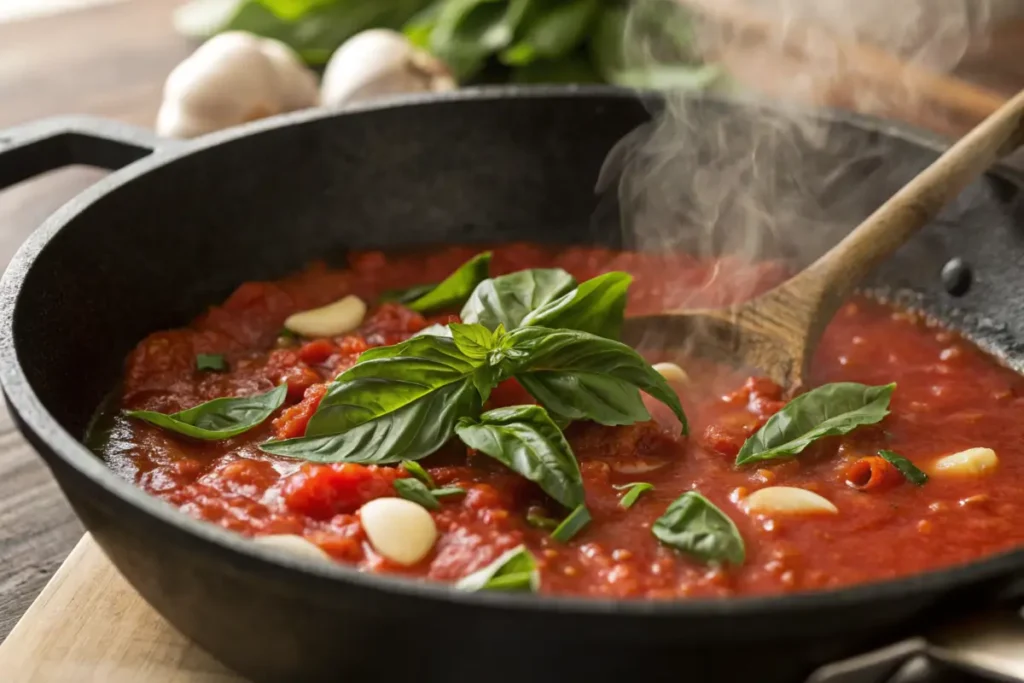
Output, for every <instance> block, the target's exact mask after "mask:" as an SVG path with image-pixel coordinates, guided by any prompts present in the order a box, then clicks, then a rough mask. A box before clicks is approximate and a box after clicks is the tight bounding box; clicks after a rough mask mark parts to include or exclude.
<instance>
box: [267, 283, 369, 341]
mask: <svg viewBox="0 0 1024 683" xmlns="http://www.w3.org/2000/svg"><path fill="white" fill-rule="evenodd" d="M365 316H366V304H365V303H364V302H363V300H362V299H360V298H359V297H357V296H354V295H351V294H350V295H349V296H346V297H345V298H344V299H339V300H338V301H335V302H334V303H333V304H327V305H326V306H321V307H320V308H314V309H312V310H309V311H302V312H301V313H295V314H294V315H290V316H288V319H287V320H285V321H284V326H285V327H287V328H288V329H289V330H291V331H292V332H294V333H295V334H299V335H302V336H303V337H310V338H313V339H318V338H323V337H336V336H338V335H339V334H345V333H347V332H351V331H352V330H355V329H356V328H358V327H359V326H360V325H362V324H363V318H364V317H365Z"/></svg>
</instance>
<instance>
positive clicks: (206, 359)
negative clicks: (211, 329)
mask: <svg viewBox="0 0 1024 683" xmlns="http://www.w3.org/2000/svg"><path fill="white" fill-rule="evenodd" d="M227 368H228V364H227V362H226V361H225V360H224V356H223V355H222V354H219V353H197V354H196V370H199V371H200V372H203V371H208V372H223V371H224V370H227Z"/></svg>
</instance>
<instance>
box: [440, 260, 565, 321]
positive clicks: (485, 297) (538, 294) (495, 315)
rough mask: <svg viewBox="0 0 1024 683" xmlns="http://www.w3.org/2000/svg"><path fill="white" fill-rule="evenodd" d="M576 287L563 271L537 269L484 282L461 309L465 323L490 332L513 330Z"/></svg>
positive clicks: (557, 269)
mask: <svg viewBox="0 0 1024 683" xmlns="http://www.w3.org/2000/svg"><path fill="white" fill-rule="evenodd" d="M574 287H576V280H574V279H573V277H572V275H569V273H567V272H565V271H564V270H562V269H561V268H534V269H531V270H520V271H518V272H515V273H510V274H509V275H502V276H500V277H496V278H492V279H490V280H484V281H483V282H481V283H480V284H479V285H478V286H477V288H476V289H475V290H474V291H473V294H472V295H471V296H470V297H469V300H468V301H467V302H466V305H465V306H463V307H462V314H461V316H460V317H461V318H462V322H464V323H479V324H481V325H483V326H484V327H486V328H487V329H489V330H494V329H496V328H497V327H498V325H504V326H505V329H506V330H512V329H515V328H517V327H519V325H520V324H521V323H522V322H523V318H525V317H526V316H527V315H528V314H529V313H530V312H531V311H534V310H536V309H538V308H540V307H541V306H544V305H546V304H549V303H551V302H552V301H554V300H556V299H558V298H559V297H561V296H563V295H565V294H567V293H569V292H570V291H571V290H572V289H573V288H574Z"/></svg>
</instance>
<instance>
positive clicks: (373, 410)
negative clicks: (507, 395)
mask: <svg viewBox="0 0 1024 683" xmlns="http://www.w3.org/2000/svg"><path fill="white" fill-rule="evenodd" d="M477 372H482V373H485V374H489V373H490V372H491V368H489V367H487V366H486V365H485V363H484V360H483V359H475V358H470V357H468V356H466V355H465V354H464V353H463V352H462V351H461V350H459V348H458V346H457V345H456V343H455V341H454V340H452V339H447V338H445V337H434V336H422V337H413V338H411V339H409V340H408V341H404V342H402V343H400V344H395V345H394V346H381V347H377V348H373V349H370V350H368V351H365V352H364V353H363V354H362V355H361V356H360V357H359V361H358V362H357V363H356V364H355V365H353V366H352V367H351V368H349V369H348V370H346V371H345V372H343V373H342V374H341V375H339V376H338V378H337V379H336V380H335V381H334V382H332V383H331V384H330V385H329V386H328V389H327V393H326V394H325V395H324V398H323V400H322V401H320V405H319V407H318V408H317V410H316V412H315V413H313V417H311V418H310V420H309V425H308V426H307V427H306V436H307V437H312V436H326V435H330V434H340V433H342V432H345V431H347V430H349V429H351V428H353V427H355V426H357V425H360V424H362V423H364V422H368V421H370V420H374V419H377V418H380V417H382V416H384V415H386V414H388V413H391V412H394V411H396V410H400V409H401V408H403V407H405V406H408V405H409V404H411V403H415V402H418V401H422V400H427V399H429V397H430V396H431V395H432V394H434V393H437V392H441V391H443V390H445V389H446V388H447V387H450V386H452V385H457V386H461V385H463V384H465V383H466V382H470V383H471V384H476V381H475V378H474V377H473V375H474V374H475V373H477ZM485 386H486V384H485ZM481 399H482V400H486V396H481Z"/></svg>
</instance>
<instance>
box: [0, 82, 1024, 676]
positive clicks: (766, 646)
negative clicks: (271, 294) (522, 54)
mask: <svg viewBox="0 0 1024 683" xmlns="http://www.w3.org/2000/svg"><path fill="white" fill-rule="evenodd" d="M744 106H748V105H738V104H730V103H728V102H721V101H712V100H708V101H705V102H702V103H700V105H699V111H700V112H701V113H700V115H701V116H706V117H709V119H708V120H713V119H715V118H716V117H721V116H723V115H725V114H728V113H730V112H735V111H736V107H744ZM647 119H648V111H647V108H645V106H644V105H643V103H641V102H640V101H639V100H638V99H637V98H636V96H635V95H633V94H630V93H628V92H624V91H618V90H612V89H604V88H581V89H557V90H556V89H532V90H521V89H516V90H502V89H498V90H486V91H464V92H460V93H458V94H455V95H450V96H442V97H438V96H430V97H425V98H416V99H408V100H403V101H398V102H390V103H384V104H380V105H376V106H372V107H369V108H365V109H360V110H357V111H351V112H349V113H344V114H330V113H321V112H312V113H303V114H299V115H297V116H292V117H288V118H284V119H279V120H275V121H271V122H263V123H259V124H256V125H252V126H248V127H246V128H244V129H242V130H239V131H233V132H227V133H225V134H220V135H214V136H211V137H209V138H207V139H204V140H202V141H198V142H194V143H189V144H179V143H173V144H172V143H169V142H166V141H162V140H157V139H154V138H152V137H151V136H150V135H149V134H147V133H144V132H142V131H137V130H129V129H127V128H125V127H122V126H118V125H114V124H110V123H106V122H98V121H89V120H81V119H69V120H55V121H44V122H40V123H38V124H31V125H28V126H26V127H24V128H20V129H16V130H14V131H13V132H9V133H7V134H6V135H4V134H0V187H4V186H7V185H10V184H13V183H15V182H17V181H19V180H21V179H24V178H27V177H29V176H33V175H36V174H38V173H41V172H44V171H46V170H49V169H53V168H57V167H60V166H64V165H68V164H72V163H86V164H92V165H97V166H102V167H106V168H110V169H117V168H121V167H125V168H124V170H121V171H119V172H117V173H114V174H113V175H111V176H110V177H109V178H107V179H105V180H104V181H103V182H101V183H98V184H97V185H96V186H94V187H92V188H90V189H89V190H87V191H86V192H85V193H83V194H82V195H81V196H79V197H78V198H76V199H74V200H73V201H72V202H70V203H69V204H68V205H66V206H65V207H63V208H62V209H61V210H60V211H59V212H58V213H57V214H56V215H54V216H53V217H52V218H51V219H49V220H48V221H47V222H46V223H45V225H44V226H43V227H41V228H40V229H39V230H37V231H36V232H35V234H33V235H32V236H31V237H30V238H29V239H28V240H27V242H26V243H25V245H24V246H23V247H22V248H21V250H20V251H19V252H18V254H17V256H15V258H14V260H13V261H12V263H11V265H10V266H9V267H8V269H7V272H6V274H5V275H4V277H3V280H2V283H0V297H2V318H0V357H2V370H0V372H2V375H0V379H2V385H3V390H4V393H5V395H6V397H7V400H8V402H9V404H10V406H11V408H12V411H13V413H14V415H15V417H16V419H17V421H18V424H19V428H20V429H21V430H22V432H23V433H24V434H25V436H26V437H27V438H28V439H29V440H30V441H31V442H32V444H33V445H34V446H35V448H36V449H37V450H38V451H39V452H40V454H41V455H42V456H43V458H44V459H45V460H46V462H47V464H48V465H49V467H50V468H51V470H52V471H53V473H54V476H55V477H56V478H57V480H58V482H59V483H60V486H61V488H62V489H63V491H64V493H65V494H66V496H67V497H68V499H69V500H70V502H71V504H72V505H73V507H74V508H75V511H76V512H77V513H78V515H79V516H80V517H81V519H82V521H83V522H84V523H85V525H86V527H87V528H88V529H89V530H90V531H91V532H92V533H93V535H94V536H95V538H96V540H97V541H98V542H99V543H100V545H101V546H102V547H103V549H104V550H105V551H106V553H107V554H108V555H109V556H110V558H111V559H112V560H113V562H114V563H115V564H116V566H117V567H118V569H119V570H120V571H121V572H122V573H123V574H124V576H125V577H126V578H127V579H128V580H129V581H130V582H131V584H132V585H133V586H134V587H135V588H136V589H138V591H139V592H140V593H141V594H142V595H143V597H144V598H145V599H146V600H147V601H149V602H150V603H151V604H152V605H154V606H155V607H156V608H157V609H158V610H159V611H160V613H161V614H163V615H164V616H165V617H166V618H167V619H168V620H169V621H170V622H171V623H172V624H174V625H175V626H176V627H177V628H178V629H180V630H181V631H182V632H184V633H185V634H187V635H188V636H190V637H191V638H193V639H195V640H196V641H197V642H198V643H199V644H200V645H202V646H203V647H204V648H206V649H207V650H209V651H210V652H211V653H213V654H214V655H216V656H217V657H218V658H220V659H221V660H223V661H224V662H225V663H227V664H228V665H230V666H232V667H234V668H236V669H237V670H239V671H241V672H243V673H245V674H247V675H249V676H251V677H253V678H255V679H257V680H266V681H299V680H303V681H305V680H309V681H321V680H323V681H328V680H354V681H364V680H375V679H378V678H381V677H383V678H384V680H420V681H439V680H446V681H469V680H481V681H516V682H517V683H518V682H521V681H523V680H544V681H549V680H550V681H568V680H571V681H623V680H637V681H643V680H666V679H668V678H669V677H671V679H672V680H679V679H681V678H685V679H686V680H691V681H702V682H704V681H709V682H710V681H744V682H745V683H751V682H757V683H774V682H776V681H778V682H780V683H781V682H791V681H795V680H801V679H802V678H803V677H805V676H806V675H807V674H808V673H810V672H811V671H812V670H813V669H815V667H817V666H818V665H820V664H822V663H825V662H828V661H832V660H835V659H838V658H842V657H845V656H847V655H850V654H853V653H857V652H861V651H864V650H866V649H869V648H872V647H875V646H877V645H880V644H884V643H889V642H893V641H896V640H898V639H901V638H903V637H906V636H908V635H910V634H913V633H915V632H917V631H918V630H919V629H920V628H922V627H923V626H925V625H929V624H932V623H934V622H935V621H936V620H938V619H947V618H950V617H951V616H953V615H956V614H958V613H959V612H961V611H964V610H972V609H976V608H977V607H978V606H979V605H981V604H988V603H990V602H992V601H995V600H1001V599H1006V597H1007V596H1009V595H1017V594H1019V593H1020V589H1021V588H1022V586H1024V581H1022V579H1024V551H1021V550H1019V551H1015V552H1012V553H1007V554H1003V555H1000V556H997V557H992V558H989V559H986V560H983V561H980V562H976V563H973V564H971V565H969V566H964V567H959V568H955V569H951V570H946V571H941V572H934V573H929V574H925V575H920V576H915V577H912V578H909V579H903V580H899V581H890V582H882V583H876V584H870V585H863V586H859V587H855V588H851V589H847V590H842V591H834V592H822V593H807V594H798V595H792V596H787V597H783V598H753V599H736V600H690V601H678V602H645V601H631V602H614V601H602V600H577V599H565V598H551V597H536V596H523V595H503V594H494V593H476V594H461V593H455V592H453V591H452V590H450V589H449V588H448V587H447V586H445V585H439V584H432V583H415V582H411V581H405V580H399V579H392V578H388V577H382V576H374V575H370V574H359V573H356V572H354V571H352V570H350V569H349V568H348V567H345V566H342V565H338V566H336V567H334V566H321V565H313V564H310V563H308V562H306V561H303V560H301V559H294V560H293V559H288V558H280V557H278V556H277V555H275V554H272V552H271V551H267V550H264V549H261V548H258V547H256V546H255V545H254V544H252V543H251V542H248V541H246V540H244V539H243V538H242V537H240V536H236V535H234V534H232V533H229V532H227V531H224V530H221V529H220V528H218V527H215V526H213V525H210V524H205V523H200V522H197V521H194V520H192V519H190V518H188V517H186V516H185V515H184V514H181V513H179V512H177V511H176V510H174V509H172V508H171V507H169V506H168V505H166V504H165V503H163V502H161V501H159V500H157V499H155V498H151V497H149V496H148V495H147V494H145V493H143V492H142V491H140V490H138V489H136V488H135V487H134V486H133V485H132V484H130V483H128V482H126V481H123V480H122V479H120V478H118V477H117V476H116V475H115V474H114V473H113V472H111V471H109V470H108V469H107V468H106V467H105V466H104V464H103V463H102V462H101V461H100V460H99V459H98V458H97V457H96V456H95V455H93V454H92V453H91V452H89V451H88V450H87V449H86V448H85V447H84V446H82V445H81V444H80V443H79V439H80V438H81V437H82V435H83V433H84V430H85V428H86V424H87V421H88V420H89V417H90V415H91V414H92V412H93V411H94V409H95V408H96V406H97V405H98V404H99V403H100V401H101V399H102V397H103V396H104V395H105V393H106V392H108V391H109V390H110V388H111V387H112V386H113V385H114V384H115V382H116V381H117V377H118V373H119V371H120V368H121V364H122V360H123V358H124V356H125V355H126V354H127V352H128V351H129V350H130V349H131V348H132V347H133V346H134V345H135V344H136V343H137V342H138V341H139V340H140V339H142V338H143V337H144V336H145V335H146V334H147V333H149V332H152V331H154V330H158V329H161V328H167V327H172V326H177V325H181V324H183V323H185V322H186V321H188V320H189V319H190V318H191V317H193V316H194V315H196V314H198V313H199V312H201V311H202V310H203V308H204V307H205V306H206V305H209V304H211V303H213V302H217V301H220V300H222V299H223V298H224V297H225V296H226V295H227V294H228V293H229V292H230V291H231V290H232V288H233V287H235V286H236V285H237V284H239V283H241V282H243V281H246V280H251V279H263V278H273V277H278V276H281V275H284V274H285V273H287V272H289V271H293V270H295V269H297V268H299V267H301V266H302V265H303V264H305V263H306V262H308V261H310V260H312V259H315V258H322V257H323V256H324V255H325V253H329V252H331V251H332V250H336V251H337V252H338V253H343V250H344V248H365V247H410V246H415V245H417V244H426V243H437V242H461V243H466V242H501V241H510V240H521V239H526V240H534V241H539V242H550V241H557V242H565V243H581V242H600V243H606V244H611V245H615V246H630V245H629V244H628V243H624V242H623V237H622V231H621V230H619V228H618V225H617V212H616V211H615V210H614V208H612V209H609V207H608V205H607V203H606V202H607V201H608V199H607V198H605V199H603V200H599V199H598V198H597V197H595V194H594V183H595V179H596V178H597V176H598V172H599V169H600V168H601V165H602V162H603V160H604V158H605V155H606V154H607V152H608V150H609V149H610V148H612V147H613V145H614V144H615V143H616V142H617V141H618V140H619V139H620V138H621V137H622V136H623V135H625V134H626V133H628V132H629V131H631V130H633V129H634V128H635V127H636V126H637V125H639V124H642V123H643V122H645V121H646V120H647ZM829 125H830V126H831V127H832V128H833V129H834V132H835V133H836V134H837V135H838V136H839V137H841V138H843V139H849V140H850V141H853V142H855V143H858V144H860V143H865V144H866V145H869V146H872V145H873V146H874V147H872V148H879V149H881V148H883V147H884V149H885V150H886V151H885V153H884V154H881V155H876V156H877V158H875V159H873V160H872V159H871V158H868V159H866V160H861V161H860V162H858V164H860V165H861V166H863V168H861V167H860V166H857V167H854V168H853V171H852V172H854V173H859V172H864V173H867V172H872V171H875V170H877V169H878V168H879V167H882V166H885V167H889V166H891V167H892V168H893V169H895V170H894V171H893V172H892V173H890V174H888V176H887V177H888V178H889V179H888V181H887V182H888V183H889V188H888V190H887V191H888V192H891V191H892V190H895V189H896V188H897V187H899V185H900V184H901V183H902V182H904V181H905V180H906V179H907V178H908V177H909V176H910V174H911V173H912V172H913V171H914V170H916V169H919V168H921V167H923V166H924V165H926V164H927V163H929V162H930V161H931V160H932V159H933V158H934V157H935V156H936V155H937V152H936V149H937V147H936V146H935V144H934V143H932V142H928V141H926V140H925V139H924V138H922V137H920V136H911V135H907V134H905V133H901V132H899V131H896V130H895V129H892V128H891V127H887V126H885V125H882V124H877V123H871V122H866V121H864V120H861V119H854V118H850V117H842V116H838V117H835V118H834V119H833V120H832V121H831V123H829ZM883 143H884V144H883ZM879 145H881V147H879ZM869 156H870V155H869ZM820 161H821V163H822V164H823V167H825V166H827V165H828V164H830V163H832V161H833V160H828V159H822V160H820ZM897 162H898V163H897ZM1019 192H1020V184H1019V183H1018V182H1017V181H1015V180H1011V179H1009V178H1008V177H1006V176H1005V175H1001V174H996V175H991V176H989V177H986V178H985V179H983V180H981V181H979V182H978V183H976V184H975V185H973V186H972V187H971V188H970V189H969V190H968V191H967V192H966V193H965V194H964V195H963V196H962V198H961V199H960V200H959V201H958V204H957V206H955V207H953V209H952V210H951V211H949V212H947V213H946V214H945V215H944V216H943V218H941V219H940V220H938V221H936V222H935V223H934V224H933V225H931V226H929V227H928V228H927V229H926V230H925V231H924V232H923V233H921V234H920V236H919V237H918V238H916V239H915V241H914V243H913V244H911V245H909V246H908V247H907V248H905V249H903V250H902V251H901V252H900V253H899V254H897V256H896V257H895V258H894V259H893V260H892V261H891V262H890V263H888V264H886V266H885V267H883V268H882V269H881V270H880V271H879V272H878V273H877V274H876V277H875V282H874V283H873V284H876V285H883V286H885V288H886V289H887V290H888V291H904V290H906V291H912V292H915V293H916V294H915V295H914V303H915V304H916V305H919V306H921V307H923V308H925V309H926V310H928V311H930V312H932V313H934V314H937V315H939V316H940V317H942V318H943V319H944V320H946V321H948V322H949V324H951V325H955V326H957V327H959V328H961V329H962V330H964V331H965V332H966V333H967V334H969V335H970V336H972V337H973V338H974V339H976V340H977V341H979V342H980V343H982V344H983V345H985V346H986V347H987V348H989V349H990V350H992V351H993V352H995V353H998V354H1000V355H1002V356H1003V357H1005V358H1006V359H1007V360H1008V361H1009V362H1010V363H1011V364H1013V365H1015V366H1017V367H1019V366H1020V364H1021V360H1022V359H1024V355H1022V353H1021V352H1022V347H1021V343H1022V342H1024V311H1021V310H1020V309H1021V307H1022V306H1024V298H1020V297H1017V296H1016V293H1017V292H1019V291H1021V289H1022V288H1024V268H1021V267H1020V266H1021V261H1022V260H1024V243H1022V238H1024V235H1022V234H1021V227H1020V226H1021V225H1022V224H1021V222H1020V221H1019V220H1015V218H1014V214H1015V212H1016V211H1017V206H1018V201H1017V198H1018V196H1019ZM879 200H881V196H880V197H879ZM684 237H685V236H684ZM954 256H956V257H961V258H963V259H964V260H965V261H966V262H967V263H968V264H969V265H971V266H972V267H973V269H974V284H973V286H972V287H971V288H970V290H969V291H968V292H967V293H966V295H964V296H962V297H961V298H959V299H953V298H951V297H950V296H949V295H948V294H946V293H945V291H944V290H943V289H942V287H941V286H940V279H939V271H940V269H941V267H942V265H943V264H944V263H945V262H946V261H947V260H949V259H950V258H952V257H954Z"/></svg>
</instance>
